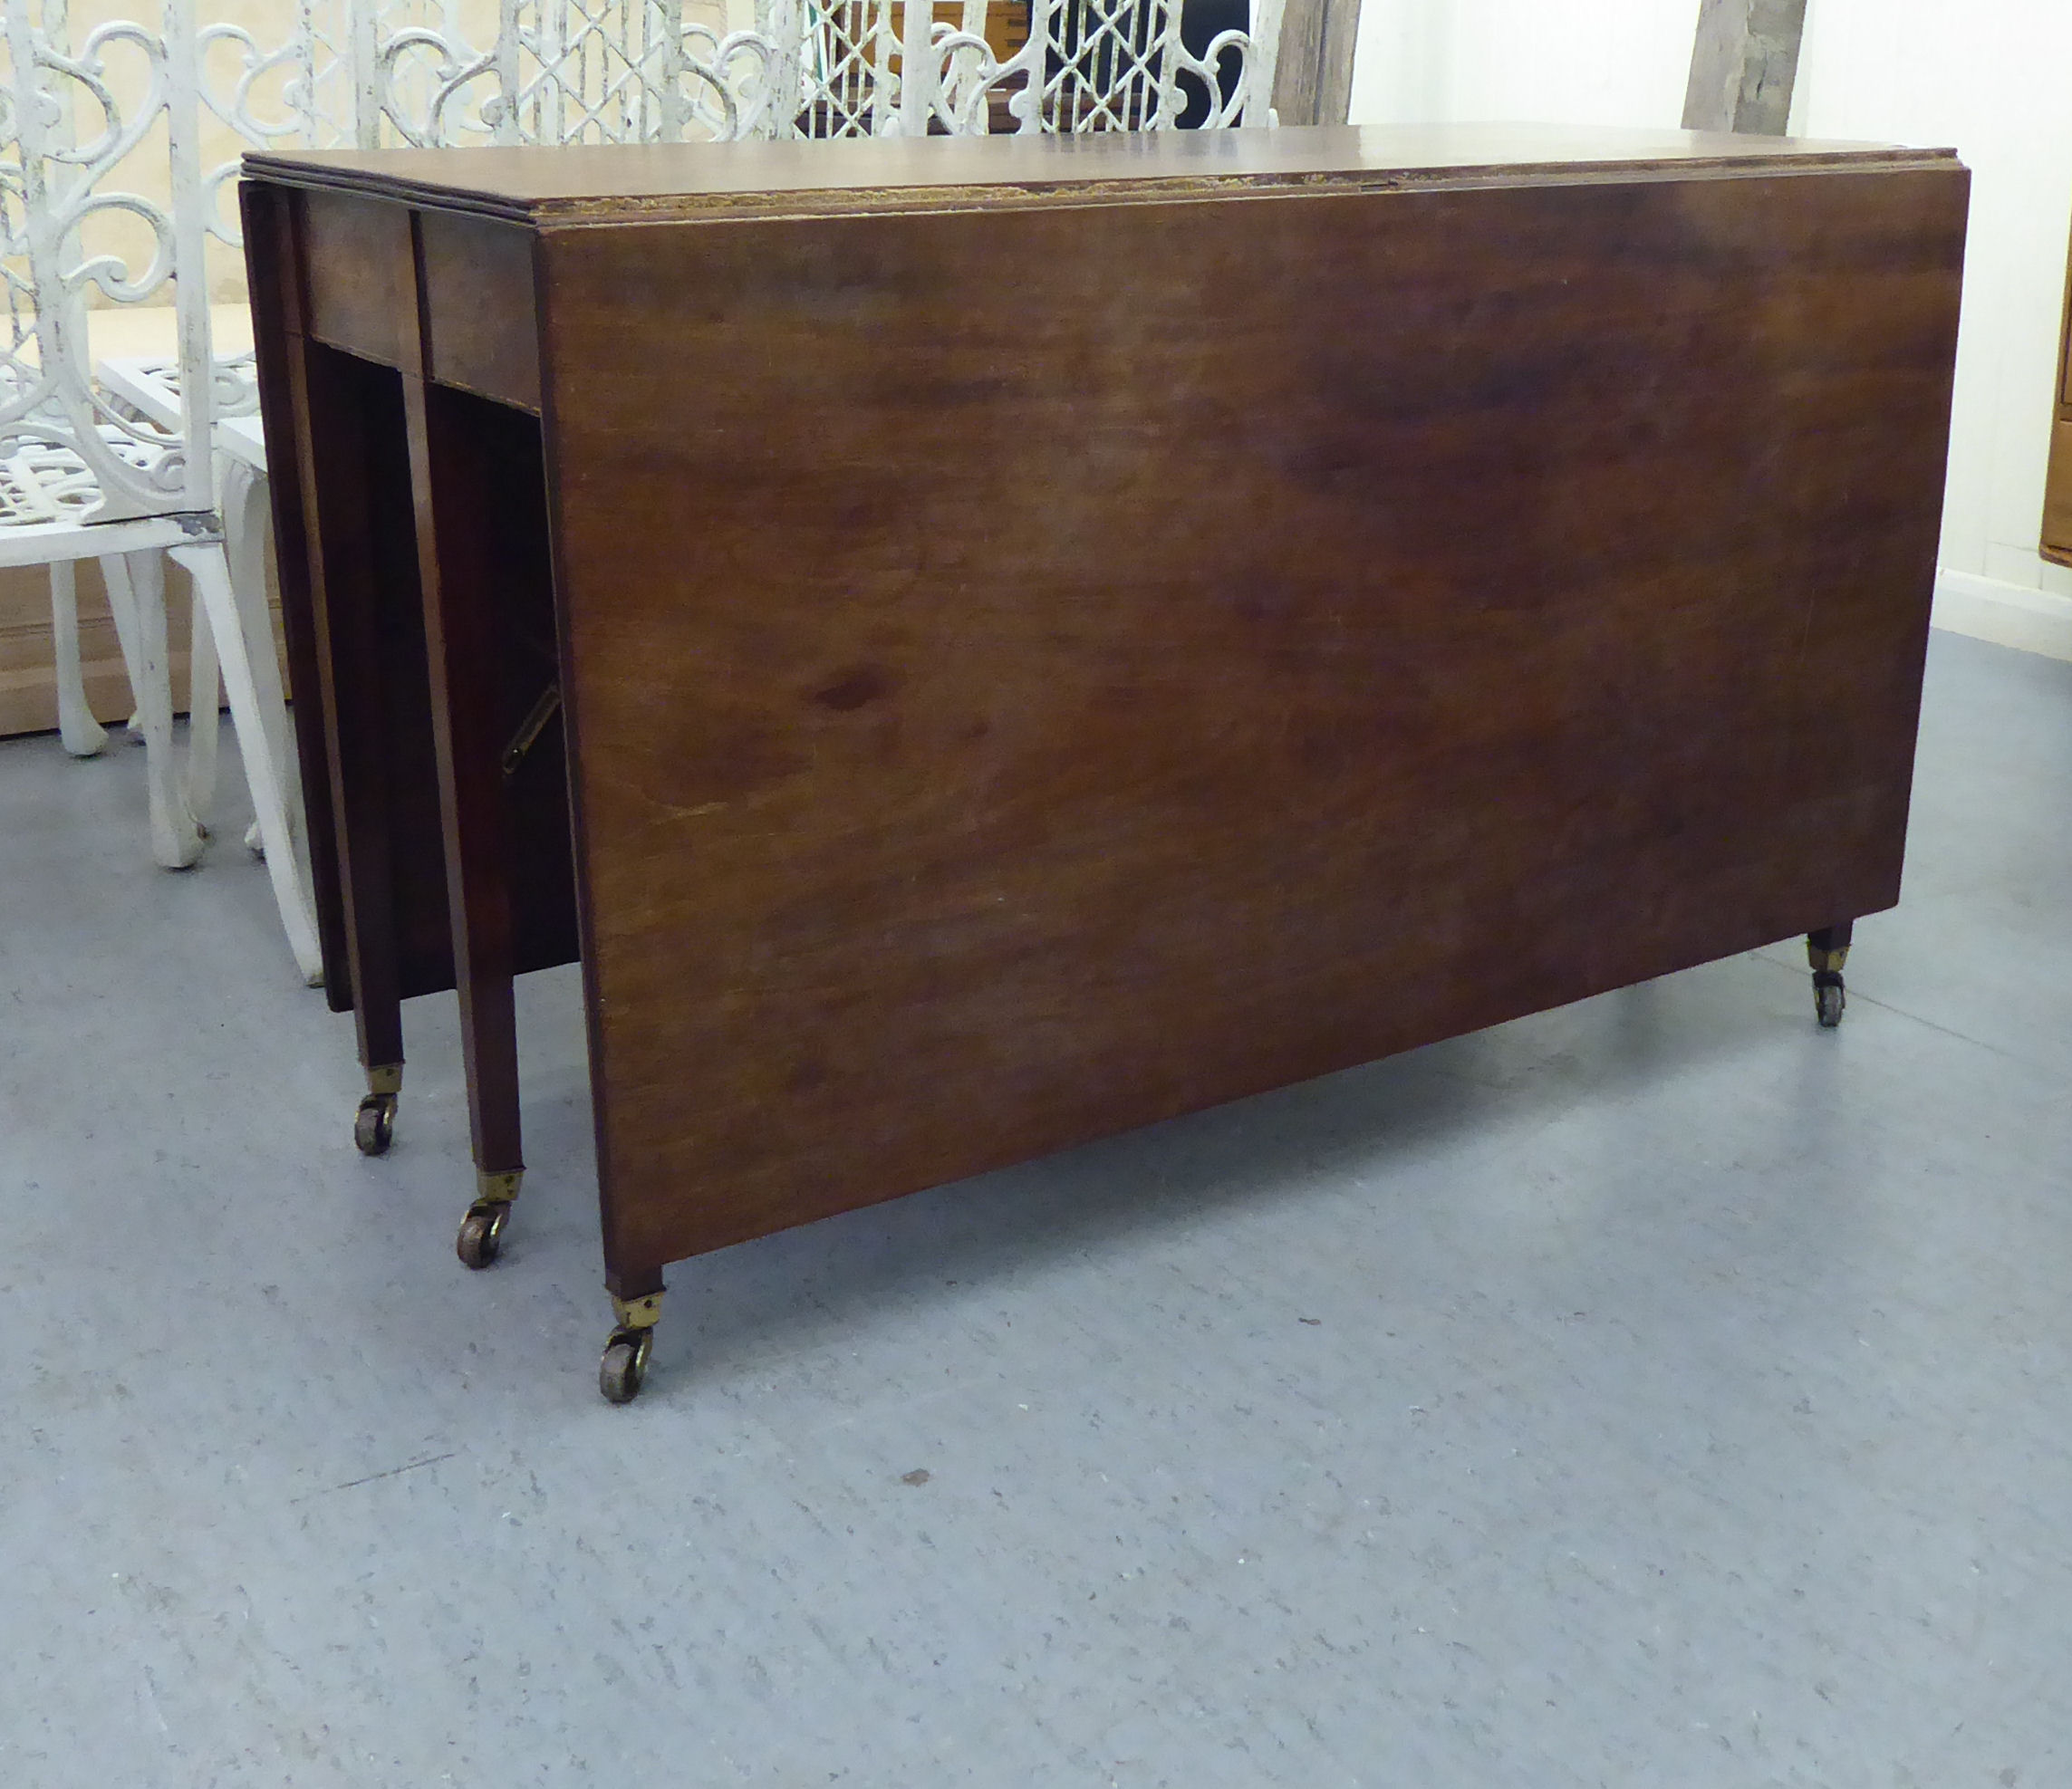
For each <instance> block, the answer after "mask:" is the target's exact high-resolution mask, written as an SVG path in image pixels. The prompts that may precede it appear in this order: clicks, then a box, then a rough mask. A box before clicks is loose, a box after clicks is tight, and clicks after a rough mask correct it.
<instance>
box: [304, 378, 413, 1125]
mask: <svg viewBox="0 0 2072 1789" xmlns="http://www.w3.org/2000/svg"><path fill="white" fill-rule="evenodd" d="M287 346H288V353H287V360H288V376H289V380H290V384H291V387H292V390H293V392H294V404H293V409H294V418H295V457H296V461H297V472H298V475H299V476H297V478H296V481H295V483H296V486H297V487H298V489H299V492H300V495H301V496H302V499H303V518H302V519H303V534H304V539H305V541H306V543H307V547H308V555H307V564H308V572H309V602H310V609H311V616H312V620H313V628H312V629H311V634H312V644H313V648H314V659H315V663H316V670H317V678H318V683H319V686H320V693H321V700H322V706H323V726H324V732H325V736H326V737H325V752H324V755H325V758H326V760H327V762H328V764H329V767H330V773H331V778H330V780H331V789H330V795H331V800H330V803H329V806H330V809H331V813H332V816H333V822H334V826H335V832H334V846H335V850H336V852H337V861H338V879H339V887H340V894H341V904H342V908H343V919H344V927H343V930H344V938H343V945H344V952H345V960H346V967H347V974H348V979H349V981H350V984H351V990H352V1012H353V1021H354V1024H355V1027H356V1029H357V1031H358V1034H359V1042H360V1061H361V1066H362V1067H363V1068H364V1069H365V1070H366V1072H367V1095H366V1097H365V1098H364V1099H363V1100H361V1102H360V1110H359V1112H358V1113H357V1115H356V1116H355V1118H354V1121H353V1130H352V1134H353V1140H354V1141H355V1142H356V1143H357V1144H358V1145H359V1146H360V1148H361V1150H362V1151H363V1152H365V1153H366V1154H368V1155H380V1154H381V1153H383V1152H384V1151H385V1150H386V1149H388V1147H389V1144H390V1139H391V1138H392V1137H393V1135H394V1133H395V1121H396V1101H397V1097H398V1095H399V1093H400V1091H401V1088H402V1079H403V1010H402V992H401V978H400V946H399V940H398V927H397V916H396V910H395V873H394V861H393V841H392V839H391V837H390V794H391V791H390V774H389V755H390V726H389V716H390V704H389V702H388V700H387V698H386V695H385V677H384V669H385V659H384V650H383V643H382V640H381V629H380V626H379V620H378V614H379V611H378V602H377V593H376V590H375V568H374V563H373V560H372V557H371V553H370V552H369V550H368V543H370V542H371V541H372V540H373V539H374V538H375V533H376V530H378V529H380V528H381V527H383V526H384V525H386V526H390V527H392V526H393V525H394V523H393V520H392V518H390V519H388V520H386V521H384V518H382V517H381V515H378V514H377V508H378V505H377V504H376V502H375V500H374V495H373V493H372V492H371V488H370V486H371V482H372V478H371V474H372V468H373V466H374V459H375V457H376V456H378V455H381V454H382V453H384V452H392V451H393V450H394V445H395V444H390V443H387V442H385V441H384V440H382V439H381V438H380V436H379V435H378V433H377V432H376V431H374V430H373V429H372V428H371V427H370V417H369V414H368V409H367V406H366V405H365V404H364V402H363V401H361V399H362V398H363V396H364V394H363V392H362V391H361V390H360V388H359V385H358V383H357V382H356V380H355V378H354V373H355V370H356V366H357V363H355V362H353V361H350V360H349V359H348V358H347V357H346V356H344V355H342V354H339V353H337V352H335V351H332V350H330V349H327V348H323V347H322V346H320V345H317V344H315V343H312V342H308V341H303V340H301V339H299V338H296V339H293V340H291V341H289V343H288V344H287ZM336 992H337V990H335V989H334V990H333V993H334V995H335V994H336Z"/></svg>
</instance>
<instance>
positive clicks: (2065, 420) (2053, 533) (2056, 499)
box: [2043, 266, 2072, 565]
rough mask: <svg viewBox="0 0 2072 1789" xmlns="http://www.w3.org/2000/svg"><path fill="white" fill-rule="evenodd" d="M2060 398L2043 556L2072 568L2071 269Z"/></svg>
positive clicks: (2047, 480)
mask: <svg viewBox="0 0 2072 1789" xmlns="http://www.w3.org/2000/svg"><path fill="white" fill-rule="evenodd" d="M2057 397H2058V409H2057V414H2056V418H2055V420H2054V421H2053V422H2052V424H2051V428H2050V469H2049V471H2048V473H2046V474H2045V475H2044V480H2043V556H2044V557H2045V558H2046V559H2051V560H2055V561H2056V562H2057V563H2058V564H2060V565H2072V266H2068V267H2067V270H2066V282H2065V322H2064V324H2063V326H2062V328H2061V330H2060V332H2059V334H2058V393H2057Z"/></svg>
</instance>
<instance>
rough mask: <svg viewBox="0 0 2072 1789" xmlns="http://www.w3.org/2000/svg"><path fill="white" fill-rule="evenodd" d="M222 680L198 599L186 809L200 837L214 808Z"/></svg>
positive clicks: (192, 632)
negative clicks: (209, 813) (210, 811)
mask: <svg viewBox="0 0 2072 1789" xmlns="http://www.w3.org/2000/svg"><path fill="white" fill-rule="evenodd" d="M221 683H222V678H220V677H219V676H218V675H217V666H216V630H214V629H213V628H211V627H210V626H209V625H208V616H207V612H206V611H204V610H203V608H202V606H201V601H200V599H199V598H198V597H197V599H196V600H195V604H194V613H193V617H192V620H191V622H190V624H189V626H188V698H187V781H186V789H187V808H188V813H191V814H193V815H194V817H195V824H196V825H197V826H198V827H199V828H200V829H201V833H202V836H203V837H204V838H207V836H208V812H209V810H210V809H211V808H213V807H214V806H215V805H216V761H217V742H218V741H219V739H220V738H221V736H222V732H223V726H222V712H221V711H222V698H221V697H220V696H219V695H218V693H217V691H218V689H219V688H220V685H221Z"/></svg>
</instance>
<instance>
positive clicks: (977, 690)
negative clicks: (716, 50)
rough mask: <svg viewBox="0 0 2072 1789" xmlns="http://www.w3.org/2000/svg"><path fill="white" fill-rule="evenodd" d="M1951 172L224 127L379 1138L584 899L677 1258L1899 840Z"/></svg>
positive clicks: (1814, 930) (507, 1174) (476, 1223)
mask: <svg viewBox="0 0 2072 1789" xmlns="http://www.w3.org/2000/svg"><path fill="white" fill-rule="evenodd" d="M1967 191H1968V176H1967V175H1966V173H1965V171H1964V169H1963V168H1962V167H1961V165H1960V163H1959V162H1958V161H1957V159H1955V157H1954V156H1953V155H1952V154H1951V153H1949V152H1947V151H1918V150H1907V149H1882V148H1865V147H1861V146H1849V145H1832V144H1829V145H1822V144H1815V143H1806V142H1791V141H1785V140H1780V139H1748V138H1728V137H1702V136H1691V135H1686V134H1683V133H1681V132H1676V133H1660V134H1645V133H1632V132H1612V131H1599V130H1556V129H1539V128H1526V127H1489V128H1462V127H1448V128H1436V127H1435V128H1403V129H1339V130H1292V129H1291V130H1241V131H1230V132H1225V133H1215V134H1209V133H1203V134H1199V135H1197V134H1192V133H1169V134H1163V135H1147V136H1141V137H1140V136H1120V135H1111V136H1106V137H1088V138H1077V139H1074V138H1022V137H1017V138H1012V139H1001V138H992V139H920V140H913V139H907V140H890V141H874V142H857V143H798V144H763V143H743V144H735V145H727V146H719V147H711V146H707V147H699V146H682V147H656V148H639V147H630V148H599V149H482V150H478V151H472V152H469V153H467V154H455V153H450V152H447V153H436V152H435V153H417V152H411V151H392V152H383V153H370V154H330V155H312V156H296V157H290V156H275V155H255V156H252V157H249V158H248V159H247V160H246V178H245V185H244V188H243V204H244V212H245V219H246V231H247V242H248V244H249V253H250V262H251V268H252V284H253V298H254V310H255V326H256V334H257V343H258V353H259V364H260V371H261V382H262V389H263V401H264V409H265V426H266V432H267V435H268V437H269V438H270V440H271V441H272V442H273V443H275V444H276V447H275V453H274V455H273V457H274V460H275V464H276V465H277V466H280V467H281V471H280V472H279V474H278V475H277V476H275V479H274V481H273V487H274V498H275V528H276V534H277V539H278V542H279V546H280V562H281V580H282V585H283V596H284V607H285V616H286V621H287V627H288V636H289V647H290V653H291V659H292V667H293V671H294V688H295V690H296V692H297V695H298V697H300V698H301V699H299V700H298V701H297V703H296V705H295V718H296V725H297V732H298V736H299V743H300V749H301V753H302V757H303V765H304V786H305V788H306V790H307V792H308V798H309V802H310V806H311V810H312V816H311V818H312V828H311V830H312V833H313V844H314V845H315V847H316V850H315V852H314V855H315V860H316V862H315V868H316V872H317V881H318V885H319V892H320V901H319V907H320V918H321V921H322V927H321V929H322V934H323V951H324V965H325V975H326V986H327V988H328V990H329V993H330V997H331V999H332V1002H333V1004H334V1005H336V1006H338V1007H339V1008H340V1009H341V1010H342V1009H343V1008H345V1007H347V1006H351V1007H352V1009H353V1010H354V1012H355V1013H356V1015H357V1020H358V1024H359V1034H360V1044H361V1058H362V1061H363V1063H365V1065H366V1069H367V1073H368V1084H369V1093H368V1097H367V1099H366V1101H364V1102H363V1103H362V1110H361V1114H360V1118H359V1122H358V1126H357V1135H358V1138H359V1141H360V1144H361V1148H362V1149H368V1150H369V1151H371V1152H378V1151H379V1150H381V1149H385V1148H386V1147H387V1146H388V1142H389V1139H390V1135H391V1133H392V1129H393V1126H394V1123H395V1119H396V1101H397V1095H398V1092H399V1091H400V1077H401V1064H402V1057H403V1052H402V1034H401V1021H400V1002H401V1001H402V999H404V998H405V997H407V996H410V995H419V994H423V993H428V992H431V991H435V990H438V989H443V988H447V987H458V992H459V996H460V1001H461V1011H462V1017H463V1029H462V1036H463V1042H464V1044H465V1048H466V1053H467V1072H468V1092H469V1105H470V1118H471V1121H472V1128H473V1140H474V1148H475V1157H476V1162H477V1170H478V1179H477V1187H476V1196H475V1199H474V1202H473V1204H472V1205H471V1206H470V1207H469V1209H468V1215H467V1220H466V1222H465V1224H464V1226H463V1228H462V1231H461V1236H460V1240H459V1253H460V1255H461V1257H462V1259H463V1260H465V1261H467V1263H468V1265H472V1266H480V1265H487V1263H488V1262H490V1261H491V1260H493V1259H494V1258H495V1257H496V1253H497V1249H498V1246H499V1244H500V1241H501V1239H502V1237H503V1235H504V1231H505V1226H506V1222H507V1220H508V1217H509V1214H510V1211H511V1201H512V1199H513V1197H515V1196H516V1191H517V1187H518V1181H519V1176H520V1173H521V1169H522V1157H521V1153H520V1147H519V1121H518V1090H517V1072H516V1040H515V1034H514V1020H513V1010H512V980H513V977H514V976H516V975H517V974H520V973H523V972H525V971H526V970H529V969H533V968H536V967H544V966H546V965H550V964H554V963H559V962H566V961H569V960H571V959H572V958H575V957H580V958H581V961H582V964H583V990H584V998H585V1003H586V1007H587V1013H588V1021H589V1038H590V1060H591V1074H592V1081H593V1092H594V1098H595V1114H596V1128H597V1140H598V1169H599V1178H600V1182H601V1185H600V1195H601V1209H602V1229H603V1244H604V1261H605V1268H606V1281H607V1284H608V1287H609V1289H610V1291H611V1293H612V1298H613V1300H614V1302H615V1309H616V1317H617V1323H616V1326H615V1327H614V1329H613V1331H612V1340H611V1342H610V1343H609V1345H608V1347H607V1350H606V1353H605V1357H604V1364H603V1369H602V1385H603V1389H604V1390H605V1393H606V1395H607V1396H609V1397H612V1398H613V1399H619V1400H623V1399H627V1398H630V1397H631V1396H632V1395H633V1393H634V1392H635V1391H637V1390H638V1389H639V1386H640V1382H641V1376H642V1374H643V1372H644V1371H645V1368H646V1365H647V1360H648V1351H649V1345H650V1342H651V1338H652V1333H653V1323H654V1321H655V1318H656V1316H657V1313H659V1310H660V1296H661V1287H662V1279H661V1274H662V1270H663V1268H664V1266H665V1265H667V1264H669V1263H670V1262H673V1261H676V1260H679V1259H681V1258H683V1257H686V1256H689V1255H696V1254H699V1253H700V1252H702V1251H705V1250H708V1249H715V1248H718V1247H721V1246H725V1245H728V1244H730V1243H735V1242H739V1241H742V1240H744V1239H746V1238H748V1237H753V1236H763V1235H766V1234H768V1233H770V1232H772V1231H775V1230H777V1229H780V1228H782V1227H784V1226H788V1225H794V1224H799V1223H804V1222H806V1221H808V1220H811V1219H814V1218H818V1217H825V1216H828V1215H830V1214H832V1213H835V1212H840V1211H843V1210H847V1209H850V1208H852V1207H858V1206H862V1205H864V1204H867V1203H870V1202H871V1201H873V1200H878V1199H884V1198H889V1197H894V1196H896V1195H899V1194H902V1193H906V1192H910V1191H912V1190H915V1189H917V1188H922V1187H928V1186H933V1185H938V1184H940V1183H942V1182H945V1181H949V1180H953V1179H956V1178H959V1177H962V1176H965V1175H969V1174H973V1173H977V1172H978V1171H980V1170H983V1169H990V1168H995V1167H997V1166H1000V1165H1002V1164H1006V1163H1009V1162H1014V1161H1017V1160H1021V1159H1026V1158H1029V1157H1032V1156H1036V1155H1038V1154H1041V1153H1044V1152H1046V1151H1049V1150H1054V1149H1061V1148H1064V1147H1065V1146H1067V1145H1070V1144H1074V1143H1077V1142H1080V1141H1082V1140H1086V1139H1090V1138H1093V1137H1095V1136H1099V1135H1102V1134H1103V1133H1108V1132H1113V1131H1116V1130H1123V1129H1126V1128H1128V1127H1131V1126H1135V1125H1141V1124H1145V1123H1149V1122H1151V1121H1155V1120H1159V1119H1163V1118H1168V1117H1171V1116H1172V1115H1174V1114H1177V1113H1181V1112H1185V1111H1193V1110H1197V1109H1200V1108H1202V1107H1206V1106H1209V1105H1212V1104H1215V1103H1217V1102H1219V1101H1228V1100H1233V1099H1237V1098H1239V1097H1241V1096H1244V1095H1247V1094H1251V1093H1256V1092H1261V1091H1263V1090H1265V1089H1268V1088H1272V1087H1277V1086H1280V1085H1284V1084H1286V1083H1288V1082H1296V1081H1300V1080H1302V1079H1304V1078H1306V1077H1308V1076H1313V1075H1317V1074H1322V1073H1325V1072H1327V1071H1331V1070H1335V1069H1340V1068H1344V1067H1346V1066H1348V1065H1350V1064H1353V1063H1361V1062H1365V1061H1368V1060H1370V1059H1372V1058H1374V1057H1377V1056H1381V1055H1383V1054H1386V1053H1391V1052H1393V1051H1399V1050H1403V1049H1407V1048H1409V1047H1411V1046H1412V1045H1415V1044H1423V1043H1427V1042H1430V1041H1432V1040H1435V1039H1438V1038H1441V1037H1445V1036H1449V1035H1452V1034H1458V1033H1460V1032H1464V1031H1468V1030H1470V1029H1473V1028H1475V1027H1479V1026H1482V1025H1488V1024H1494V1023H1496V1022H1498V1021H1499V1020H1503V1019H1508V1018H1511V1017H1514V1016H1517V1015H1522V1014H1527V1013H1531V1012H1535V1011H1538V1010H1541V1009H1543V1008H1546V1007H1549V1006H1553V1005H1558V1004H1560V1003H1563V1002H1566V1001H1571V1000H1576V999H1578V998H1580V997H1582V996H1584V995H1591V994H1595V993H1598V992H1600V991H1602V990H1605V989H1608V988H1613V987H1616V986H1622V985H1624V984H1627V983H1632V982H1636V981H1640V980H1643V979H1644V978H1647V977H1650V976H1659V975H1662V974H1663V973H1665V972H1667V971H1670V970H1674V969H1680V968H1683V967H1689V966H1691V965H1694V964H1698V963H1701V962H1704V961H1707V960H1709V959H1711V958H1715V957H1721V956H1725V955H1728V954H1730V953H1732V952H1737V951H1741V950H1744V949H1747V948H1749V947H1753V946H1757V945H1761V944H1765V943H1768V942H1770V941H1773V940H1775V939H1778V938H1784V937H1787V936H1790V935H1793V934H1799V933H1804V934H1807V935H1808V938H1809V950H1810V952H1811V955H1812V957H1813V967H1814V969H1815V971H1816V976H1815V980H1816V995H1817V1003H1818V1011H1819V1016H1820V1018H1821V1020H1822V1021H1823V1023H1827V1024H1832V1023H1833V1022H1834V1021H1835V1020H1836V1019H1838V1018H1839V1017H1840V1014H1841V1003H1842V998H1843V985H1842V976H1841V970H1842V957H1843V955H1844V953H1845V952H1846V947H1847V943H1848V936H1849V926H1850V923H1851V922H1852V921H1853V920H1854V919H1855V918H1856V917H1858V916H1859V915H1862V914H1865V913H1870V912H1874V911H1875V910H1877V909H1882V908H1884V907H1888V906H1890V905H1891V904H1892V903H1893V902H1894V900H1895V899H1897V898H1898V892H1899V878H1900V863H1901V856H1902V851H1903V843H1904V838H1905V827H1906V813H1907V800H1908V794H1909V787H1910V782H1911V774H1912V765H1913V744H1914V734H1915V726H1916V721H1917V718H1918V711H1919V701H1920V688H1921V673H1922V662H1923V651H1924V648H1925V643H1926V634H1927V627H1928V610H1929V596H1930V588H1931V584H1932V578H1933V572H1934V563H1935V549H1936V538H1937V528H1938V522H1939V515H1940V507H1941V501H1942V482H1943V462H1944V454H1945V447H1946V441H1947V432H1948V422H1949V409H1950V392H1951V370H1952V357H1953V353H1954V349H1955V342H1956V329H1957V306H1958V284H1959V274H1960V270H1961V260H1962V252H1963V237H1964V223H1965V211H1966V199H1967Z"/></svg>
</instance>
